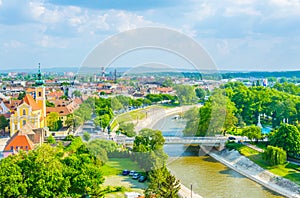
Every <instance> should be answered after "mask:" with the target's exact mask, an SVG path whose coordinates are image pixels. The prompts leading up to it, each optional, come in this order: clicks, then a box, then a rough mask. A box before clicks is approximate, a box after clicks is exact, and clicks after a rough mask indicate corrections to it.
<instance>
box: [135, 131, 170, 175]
mask: <svg viewBox="0 0 300 198" xmlns="http://www.w3.org/2000/svg"><path fill="white" fill-rule="evenodd" d="M164 142H165V139H164V137H163V135H162V133H161V131H159V130H152V129H142V130H141V131H140V132H139V135H137V136H136V137H135V140H134V143H133V151H134V153H133V157H134V159H135V160H136V161H137V162H138V163H139V165H140V166H141V167H143V168H144V169H145V170H146V171H150V170H152V169H153V168H154V167H161V166H163V165H164V164H165V162H166V160H167V157H168V156H167V155H166V154H165V153H164V151H163V145H164Z"/></svg>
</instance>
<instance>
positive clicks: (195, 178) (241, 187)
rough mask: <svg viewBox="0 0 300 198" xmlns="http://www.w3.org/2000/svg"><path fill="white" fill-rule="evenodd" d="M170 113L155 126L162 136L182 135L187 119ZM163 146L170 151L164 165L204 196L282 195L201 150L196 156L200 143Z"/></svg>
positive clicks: (257, 196) (183, 182)
mask: <svg viewBox="0 0 300 198" xmlns="http://www.w3.org/2000/svg"><path fill="white" fill-rule="evenodd" d="M172 117H173V116H170V117H167V118H165V119H162V120H160V121H159V122H158V123H157V124H156V126H155V127H154V128H155V129H159V130H161V131H162V132H163V134H164V135H165V136H181V135H182V130H183V128H184V126H185V123H186V122H185V121H184V120H174V119H172ZM164 150H165V152H166V153H167V154H168V155H169V160H168V163H167V166H168V168H169V169H170V170H171V172H172V173H173V174H174V175H175V176H176V177H177V178H178V179H179V180H180V182H181V183H182V184H184V185H185V186H187V187H190V186H191V184H192V186H193V191H194V192H196V193H198V194H199V195H201V196H203V197H205V198H206V197H212V198H215V197H224V198H227V197H230V198H234V197H237V198H239V197H242V198H244V197H247V198H248V197H249V198H252V197H253V198H260V197H267V198H269V197H270V198H273V197H281V196H280V195H278V194H275V193H273V192H272V191H269V190H267V189H266V188H264V187H263V186H261V185H259V184H257V183H255V182H253V181H251V180H250V179H248V178H246V177H244V176H243V175H241V174H239V173H237V172H235V171H233V170H231V169H229V168H227V167H226V166H224V165H223V164H221V163H219V162H218V161H216V160H214V159H213V158H211V157H209V156H206V155H205V154H204V153H201V152H200V155H201V156H199V147H196V146H191V147H188V146H185V145H172V144H170V145H165V146H164Z"/></svg>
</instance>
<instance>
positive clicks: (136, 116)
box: [111, 105, 164, 128]
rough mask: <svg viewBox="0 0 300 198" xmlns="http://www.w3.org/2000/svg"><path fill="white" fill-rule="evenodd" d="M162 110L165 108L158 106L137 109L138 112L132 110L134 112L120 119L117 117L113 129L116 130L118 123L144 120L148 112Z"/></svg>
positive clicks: (122, 115) (124, 114) (127, 113)
mask: <svg viewBox="0 0 300 198" xmlns="http://www.w3.org/2000/svg"><path fill="white" fill-rule="evenodd" d="M162 108H164V107H163V106H158V105H152V106H148V107H146V108H141V109H136V110H132V111H129V112H126V113H123V114H120V115H119V116H118V117H116V119H115V120H114V121H113V123H112V124H111V125H112V126H113V127H112V128H114V127H115V126H116V125H117V123H121V122H131V121H137V120H142V119H144V118H146V114H147V112H149V111H151V110H152V109H162Z"/></svg>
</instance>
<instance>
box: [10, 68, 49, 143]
mask: <svg viewBox="0 0 300 198" xmlns="http://www.w3.org/2000/svg"><path fill="white" fill-rule="evenodd" d="M35 85H36V87H35V98H33V97H32V96H31V95H30V94H26V95H25V97H24V99H23V101H22V103H21V104H20V105H19V106H18V107H17V109H16V111H15V112H14V114H12V115H11V117H10V136H11V137H12V136H13V135H14V134H15V133H16V132H17V131H19V130H20V129H22V128H23V127H24V126H25V125H26V124H27V123H31V125H32V126H33V127H34V128H44V127H45V126H46V94H45V86H44V81H43V80H42V74H41V70H40V65H39V72H38V79H37V80H36V82H35Z"/></svg>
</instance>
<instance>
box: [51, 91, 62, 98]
mask: <svg viewBox="0 0 300 198" xmlns="http://www.w3.org/2000/svg"><path fill="white" fill-rule="evenodd" d="M63 95H64V93H63V92H62V91H55V92H51V93H49V94H48V96H50V97H57V98H59V97H61V96H63Z"/></svg>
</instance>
